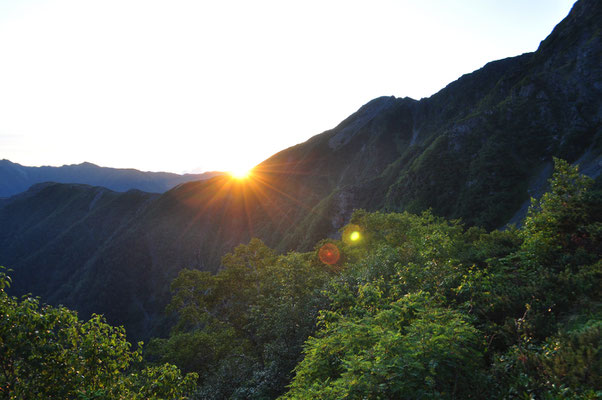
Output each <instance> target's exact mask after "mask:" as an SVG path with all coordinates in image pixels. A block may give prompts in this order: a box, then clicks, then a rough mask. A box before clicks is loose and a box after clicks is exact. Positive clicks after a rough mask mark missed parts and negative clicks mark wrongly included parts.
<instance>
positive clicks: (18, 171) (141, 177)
mask: <svg viewBox="0 0 602 400" xmlns="http://www.w3.org/2000/svg"><path fill="white" fill-rule="evenodd" d="M219 174H221V172H205V173H203V174H184V175H178V174H172V173H169V172H143V171H138V170H136V169H120V168H106V167H99V166H98V165H95V164H91V163H88V162H85V163H81V164H72V165H63V166H62V167H25V166H23V165H21V164H16V163H13V162H10V161H9V160H0V197H9V196H12V195H15V194H17V193H21V192H24V191H25V190H27V189H28V188H29V187H30V186H32V185H34V184H36V183H42V182H57V183H83V184H88V185H93V186H104V187H106V188H108V189H111V190H115V191H117V192H125V191H128V190H130V189H138V190H142V191H145V192H149V193H163V192H165V191H167V190H169V189H171V188H173V187H174V186H176V185H179V184H180V183H185V182H190V181H198V180H202V179H207V178H211V177H213V176H216V175H219Z"/></svg>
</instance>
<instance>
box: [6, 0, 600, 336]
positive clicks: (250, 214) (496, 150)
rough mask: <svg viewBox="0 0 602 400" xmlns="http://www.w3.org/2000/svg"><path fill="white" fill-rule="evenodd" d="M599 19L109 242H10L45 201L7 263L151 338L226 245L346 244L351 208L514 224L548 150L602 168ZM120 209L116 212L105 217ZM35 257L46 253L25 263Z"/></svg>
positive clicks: (174, 200)
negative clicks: (173, 301) (173, 284)
mask: <svg viewBox="0 0 602 400" xmlns="http://www.w3.org/2000/svg"><path fill="white" fill-rule="evenodd" d="M601 25H602V2H599V1H596V0H581V1H579V2H578V3H577V4H576V5H575V6H574V8H573V10H572V11H571V13H570V15H569V16H568V17H567V18H566V19H565V20H564V21H563V22H561V23H560V24H559V25H558V26H557V27H556V28H555V29H554V31H553V32H552V34H551V35H550V36H549V37H548V38H547V39H546V40H545V41H543V42H542V43H541V46H540V47H539V49H538V50H537V51H536V52H535V53H530V54H523V55H521V56H518V57H513V58H508V59H504V60H499V61H495V62H492V63H489V64H487V65H485V66H484V67H483V68H482V69H480V70H478V71H475V72H473V73H470V74H467V75H464V76H462V77H461V78H460V79H458V80H457V81H455V82H453V83H451V84H449V85H448V86H447V87H446V88H444V89H443V90H441V91H440V92H439V93H437V94H435V95H434V96H432V97H430V98H427V99H422V100H420V101H416V100H412V99H408V98H402V99H399V98H394V97H383V98H378V99H375V100H373V101H371V102H369V103H367V104H366V105H365V106H363V107H362V108H360V109H359V110H358V111H357V112H356V113H354V114H353V115H351V116H350V117H349V118H347V119H346V120H345V121H343V122H341V124H339V126H337V127H336V128H334V129H332V130H330V131H326V132H324V133H322V134H320V135H317V136H315V137H313V138H311V139H309V140H308V141H307V142H305V143H302V144H299V145H296V146H293V147H291V148H289V149H286V150H283V151H281V152H279V153H278V154H275V155H274V156H273V157H271V158H269V159H268V160H266V161H265V162H263V163H262V164H260V165H259V166H258V167H257V168H256V170H255V173H254V176H253V178H252V179H249V180H247V181H234V180H231V179H229V178H228V177H224V176H220V177H215V178H213V179H209V180H206V181H199V182H191V183H185V184H182V185H180V186H178V187H176V188H174V189H173V190H170V191H169V192H167V193H165V194H163V195H161V196H158V197H153V198H145V199H144V200H142V199H140V203H136V204H137V205H135V206H134V207H135V208H136V213H135V214H127V215H124V216H123V217H122V218H118V221H117V220H114V219H113V220H111V221H113V222H111V223H115V224H117V225H115V226H114V227H113V230H111V234H107V233H106V231H104V230H102V229H109V228H106V227H105V228H101V227H99V226H96V223H98V224H100V222H101V221H102V218H97V219H95V220H93V219H90V218H91V216H86V215H87V214H85V213H84V214H82V216H81V218H80V219H79V220H78V221H81V222H82V223H83V225H82V224H81V223H74V224H71V225H69V224H64V225H60V226H59V227H57V228H56V231H55V234H57V235H60V237H65V238H71V239H69V240H68V241H66V242H65V243H67V244H69V243H73V244H70V245H67V246H50V247H48V244H47V243H46V242H45V241H46V240H48V237H49V236H48V234H45V235H46V236H35V235H26V236H19V237H21V238H22V244H21V245H20V246H23V247H22V248H21V247H19V248H17V247H15V245H14V244H11V245H9V247H7V245H6V243H7V240H9V239H7V238H9V237H12V236H15V235H17V236H18V235H20V232H21V231H20V230H21V229H24V227H25V226H27V227H30V228H28V229H34V228H35V226H36V224H37V222H36V221H37V220H40V221H45V220H46V219H47V218H51V216H52V215H54V213H55V212H56V211H55V210H54V209H53V208H52V207H51V206H48V207H45V206H44V207H42V208H40V209H39V210H38V211H36V215H35V218H33V217H32V218H30V219H27V216H26V215H25V214H27V213H23V218H25V220H24V221H25V222H24V223H21V222H15V223H13V224H12V225H4V224H3V229H4V231H5V232H4V234H5V235H6V236H5V239H3V240H4V241H0V246H2V247H0V264H5V265H7V266H10V267H12V268H14V269H15V270H16V272H15V274H17V275H19V276H16V277H15V278H16V281H18V280H19V279H21V278H20V276H23V277H28V276H29V277H30V279H34V278H33V277H31V275H28V274H32V273H33V274H35V273H36V272H35V271H38V270H40V269H42V268H46V269H48V270H49V271H50V272H48V275H47V276H54V274H57V276H60V277H62V278H61V279H55V280H48V279H43V280H41V281H33V280H32V282H35V284H31V282H30V281H28V280H27V279H26V282H27V283H26V284H24V285H23V286H22V288H21V289H22V290H23V291H32V292H34V293H36V294H48V296H50V298H51V299H52V301H53V302H55V303H56V302H62V303H64V304H66V305H69V306H70V307H73V308H76V309H78V310H80V311H81V312H82V313H83V314H84V315H85V314H86V313H89V312H103V313H105V314H107V316H108V317H109V320H110V322H112V323H114V324H125V325H126V326H127V328H128V332H131V333H132V334H133V335H134V336H135V337H144V336H148V335H151V334H154V333H156V332H155V331H153V330H154V329H158V328H159V327H160V325H161V324H160V323H159V321H160V317H159V316H160V315H161V312H162V310H163V307H164V305H165V304H166V301H167V299H168V285H169V282H170V280H171V279H172V278H173V277H174V276H175V275H176V274H177V271H178V270H180V269H181V268H184V267H194V268H201V269H205V270H215V269H217V268H218V267H219V260H220V257H221V256H222V255H223V254H224V253H225V252H227V251H230V250H231V249H232V248H233V247H234V246H236V245H237V244H239V243H244V242H247V241H248V240H249V239H250V238H251V237H259V238H261V239H263V240H264V241H265V242H266V243H268V244H269V245H271V246H273V247H276V248H278V249H280V250H282V251H284V250H287V249H293V248H294V249H311V248H312V247H313V246H314V244H315V242H316V241H317V240H319V239H322V238H324V237H326V236H329V235H336V234H337V229H338V228H339V227H341V226H342V225H343V224H344V223H345V222H346V221H347V219H348V217H349V215H350V213H351V212H352V210H353V209H356V208H364V209H368V210H409V211H414V212H418V211H421V210H424V209H427V208H432V210H433V212H434V213H435V214H439V215H442V216H446V217H451V218H457V217H461V218H463V219H464V220H465V221H466V222H467V223H468V224H476V225H481V226H484V227H487V228H496V227H500V226H503V225H504V224H505V223H507V222H508V221H509V220H510V219H511V218H512V217H513V216H515V217H516V213H517V211H518V210H520V209H521V206H523V205H524V204H525V201H526V200H528V198H529V196H530V194H532V192H529V190H530V187H531V189H532V186H533V184H534V183H533V182H541V181H542V180H544V181H545V174H546V172H545V171H547V170H548V169H549V168H548V166H549V165H550V162H551V159H552V157H554V156H556V157H562V158H565V159H568V160H570V161H571V162H574V161H577V160H578V159H580V158H581V159H582V160H586V163H587V164H588V165H589V166H590V167H592V166H593V167H594V170H595V165H596V163H597V162H599V161H596V160H599V159H600V154H601V153H602V152H601V149H602V133H601V124H600V122H601V119H600V117H601V113H602V111H601V99H602V87H601V83H600V82H602V69H601V66H602V63H600V61H601V59H602V57H601V49H602V43H601V37H600V32H601V27H602V26H601ZM283 129H285V128H283ZM542 174H543V175H542ZM65 190H66V191H67V192H70V193H71V194H70V195H69V196H76V194H77V193H78V191H77V190H75V189H74V188H70V189H69V190H67V189H65ZM88 190H89V191H91V192H90V193H87V194H86V196H87V197H86V201H85V202H84V203H85V204H87V205H86V206H85V207H84V206H83V204H84V203H82V207H83V209H85V208H86V207H89V205H90V204H94V206H93V207H92V210H94V209H97V208H98V207H99V205H100V204H102V201H103V200H102V199H103V198H106V197H105V196H106V195H105V194H103V195H100V194H98V193H99V192H97V189H94V190H92V189H88ZM69 196H67V197H66V199H65V200H63V201H68V199H69V198H70V197H69ZM96 196H100V197H99V198H98V199H97V200H96V201H95V202H94V198H96ZM124 196H125V195H124ZM26 198H27V196H26ZM34 198H36V199H38V200H39V201H40V202H41V203H42V204H45V203H46V200H44V199H43V198H41V197H36V196H35V195H31V197H30V200H27V201H28V202H29V203H27V202H24V200H23V199H21V200H18V199H15V200H11V201H12V203H11V204H12V206H11V207H16V206H17V204H28V205H26V206H23V207H25V208H24V209H26V208H27V207H29V208H30V209H32V210H34V209H35V210H37V208H36V207H38V206H36V205H35V204H34V203H31V201H32V200H31V199H34ZM121 201H125V197H123V198H121V197H119V199H117V198H115V202H116V203H115V204H114V205H113V206H109V203H107V208H103V210H106V211H104V212H106V213H109V214H110V212H111V211H110V210H112V208H111V207H116V206H117V204H121ZM61 204H62V203H61V202H57V203H56V204H55V207H56V208H57V209H59V208H60V207H61V206H60V205H61ZM123 204H127V203H123ZM7 207H8V206H7V205H1V204H0V221H3V220H2V218H4V219H6V218H8V217H7V215H9V216H10V215H13V214H12V213H13V211H12V209H10V208H7ZM67 214H68V213H67ZM14 215H17V214H14ZM19 215H20V214H19ZM98 215H100V214H98ZM61 218H65V220H68V218H70V217H69V216H68V215H65V216H64V217H61ZM92 221H95V223H94V224H92V223H91V222H92ZM88 223H90V224H88ZM5 226H8V228H6V227H5ZM100 226H104V225H102V224H100ZM111 226H112V225H111ZM84 227H85V229H84ZM75 228H76V229H75ZM39 229H40V231H44V229H52V228H51V227H50V225H46V226H45V225H41V226H40V228H39ZM98 229H100V230H101V232H105V233H104V234H103V235H104V236H103V235H100V236H98V237H99V238H101V239H99V240H98V241H89V242H87V243H88V245H89V250H88V251H86V252H84V253H82V254H80V253H79V250H78V246H79V245H78V244H77V242H76V241H75V239H76V238H81V237H86V235H90V236H91V237H97V236H96V235H97V230H98ZM34 231H35V229H34ZM50 236H53V235H50ZM103 238H104V239H103ZM9 241H10V240H9ZM32 248H34V249H38V252H37V253H36V256H35V257H33V258H32V257H22V256H20V255H23V254H25V251H26V249H32ZM19 249H21V250H19ZM49 252H52V254H53V257H54V258H52V262H50V263H49V262H48V259H46V258H45V254H48V253H49ZM15 254H16V255H17V256H15ZM61 260H65V261H64V262H62V261H61ZM55 270H56V271H55ZM63 270H65V271H70V272H69V273H68V274H67V273H65V272H62V271H63ZM31 271H33V272H31ZM52 271H55V272H52ZM45 281H48V282H45ZM44 285H46V286H44Z"/></svg>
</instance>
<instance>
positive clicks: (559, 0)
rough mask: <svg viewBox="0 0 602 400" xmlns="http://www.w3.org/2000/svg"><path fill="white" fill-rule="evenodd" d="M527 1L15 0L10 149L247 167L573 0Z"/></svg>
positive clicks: (482, 59)
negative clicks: (212, 0)
mask: <svg viewBox="0 0 602 400" xmlns="http://www.w3.org/2000/svg"><path fill="white" fill-rule="evenodd" d="M231 3H232V2H228V4H229V5H231ZM520 3H521V2H519V1H514V2H507V3H505V4H503V5H500V4H494V2H481V3H479V4H477V5H475V4H471V5H470V6H467V5H466V4H467V3H462V4H459V5H458V4H454V5H450V4H446V3H444V2H442V1H440V0H438V1H437V0H433V1H429V2H421V3H420V5H416V4H411V3H408V2H401V3H399V2H391V1H381V2H378V3H375V4H372V5H369V6H362V5H361V4H360V3H356V2H352V3H349V2H343V3H328V5H323V4H319V3H305V4H303V6H296V5H295V6H291V5H283V4H279V3H277V2H275V3H270V2H259V3H253V4H252V5H248V4H245V3H236V6H235V7H234V9H235V10H236V11H232V10H231V8H228V6H227V5H216V6H207V5H205V4H203V5H199V4H195V3H194V2H177V3H173V4H170V6H168V7H167V8H161V6H160V3H155V2H138V1H128V2H104V3H102V4H100V5H98V4H97V5H90V4H88V3H86V4H84V3H81V2H76V1H71V0H32V1H28V2H8V3H4V4H3V5H1V6H0V38H5V39H4V40H3V39H0V54H2V55H3V56H4V59H6V60H11V62H6V63H4V64H3V65H2V66H0V87H2V88H3V91H2V92H0V109H2V110H3V111H2V113H3V114H2V118H0V121H1V122H0V146H1V147H2V149H3V151H2V154H0V158H5V159H9V160H10V161H12V162H15V163H18V164H21V165H24V166H62V165H72V164H80V163H82V162H90V163H92V164H95V165H98V166H102V167H109V168H131V169H137V170H141V171H150V172H172V173H178V174H183V173H200V172H204V171H231V170H233V169H240V168H243V167H244V168H250V167H252V166H253V165H256V164H258V163H259V162H261V161H263V160H265V159H267V158H268V157H270V156H271V155H272V154H275V153H277V152H278V151H281V150H283V149H285V148H288V147H290V146H293V145H295V144H298V143H301V142H304V141H306V140H308V139H309V138H311V137H312V136H314V135H316V134H319V133H321V132H324V131H326V130H329V129H332V128H334V127H335V126H336V125H338V123H340V122H341V121H343V120H344V119H345V118H346V117H347V116H349V115H350V114H352V113H353V112H355V111H356V110H357V109H358V108H360V107H361V106H362V105H363V104H365V103H367V102H369V101H370V100H372V99H374V98H376V97H380V96H387V95H393V96H395V97H411V98H415V99H417V100H419V99H421V98H425V97H430V96H432V95H433V94H435V93H437V92H438V91H440V90H441V89H443V88H444V87H445V86H447V85H448V84H449V83H451V82H453V81H455V80H457V79H458V78H459V77H461V76H462V75H464V74H467V73H471V72H473V71H475V70H477V69H479V68H481V67H482V66H483V65H485V64H486V63H488V62H491V61H495V60H498V59H503V58H507V57H513V56H516V55H519V54H522V53H525V52H532V51H535V50H536V49H537V47H538V46H539V43H540V42H541V41H542V40H544V39H545V38H546V37H547V36H548V35H549V34H550V33H551V31H552V29H553V28H554V27H555V26H556V25H557V24H558V23H559V22H560V21H561V20H562V19H563V18H564V17H565V16H566V15H567V14H568V12H569V10H570V8H571V7H572V5H573V3H574V1H572V0H571V1H566V0H556V1H554V2H549V1H538V2H529V4H520ZM274 16H275V17H276V18H273V17H274ZM199 21H200V22H199ZM158 22H160V23H159V24H158ZM111 24H112V25H111ZM108 25H110V26H111V28H112V30H109V29H107V26H108ZM308 26H311V28H313V29H308ZM358 27H360V28H359V29H358ZM74 33H77V35H75V34H74ZM408 37H409V38H410V39H409V40H405V39H406V38H408ZM218 39H219V40H218ZM198 49H201V50H200V51H199V50H198ZM193 50H196V51H193ZM197 53H198V54H197ZM408 59H409V60H410V62H408V61H407V60H408ZM308 117H309V118H308Z"/></svg>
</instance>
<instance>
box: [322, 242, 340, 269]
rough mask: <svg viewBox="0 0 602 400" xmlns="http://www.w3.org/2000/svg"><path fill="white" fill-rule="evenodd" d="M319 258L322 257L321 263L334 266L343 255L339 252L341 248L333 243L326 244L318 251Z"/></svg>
mask: <svg viewBox="0 0 602 400" xmlns="http://www.w3.org/2000/svg"><path fill="white" fill-rule="evenodd" d="M318 257H320V261H322V262H323V263H324V264H328V265H333V264H336V263H337V262H338V261H339V258H341V253H340V252H339V248H338V247H337V246H335V245H334V244H332V243H326V244H325V245H324V246H322V247H320V250H318Z"/></svg>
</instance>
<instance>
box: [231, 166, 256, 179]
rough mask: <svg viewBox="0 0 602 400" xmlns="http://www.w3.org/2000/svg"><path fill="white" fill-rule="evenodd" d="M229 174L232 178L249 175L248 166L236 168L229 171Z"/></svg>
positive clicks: (243, 177)
mask: <svg viewBox="0 0 602 400" xmlns="http://www.w3.org/2000/svg"><path fill="white" fill-rule="evenodd" d="M229 174H230V176H231V177H232V178H234V179H246V178H248V177H249V175H251V169H250V168H236V169H233V170H231V171H230V172H229Z"/></svg>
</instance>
